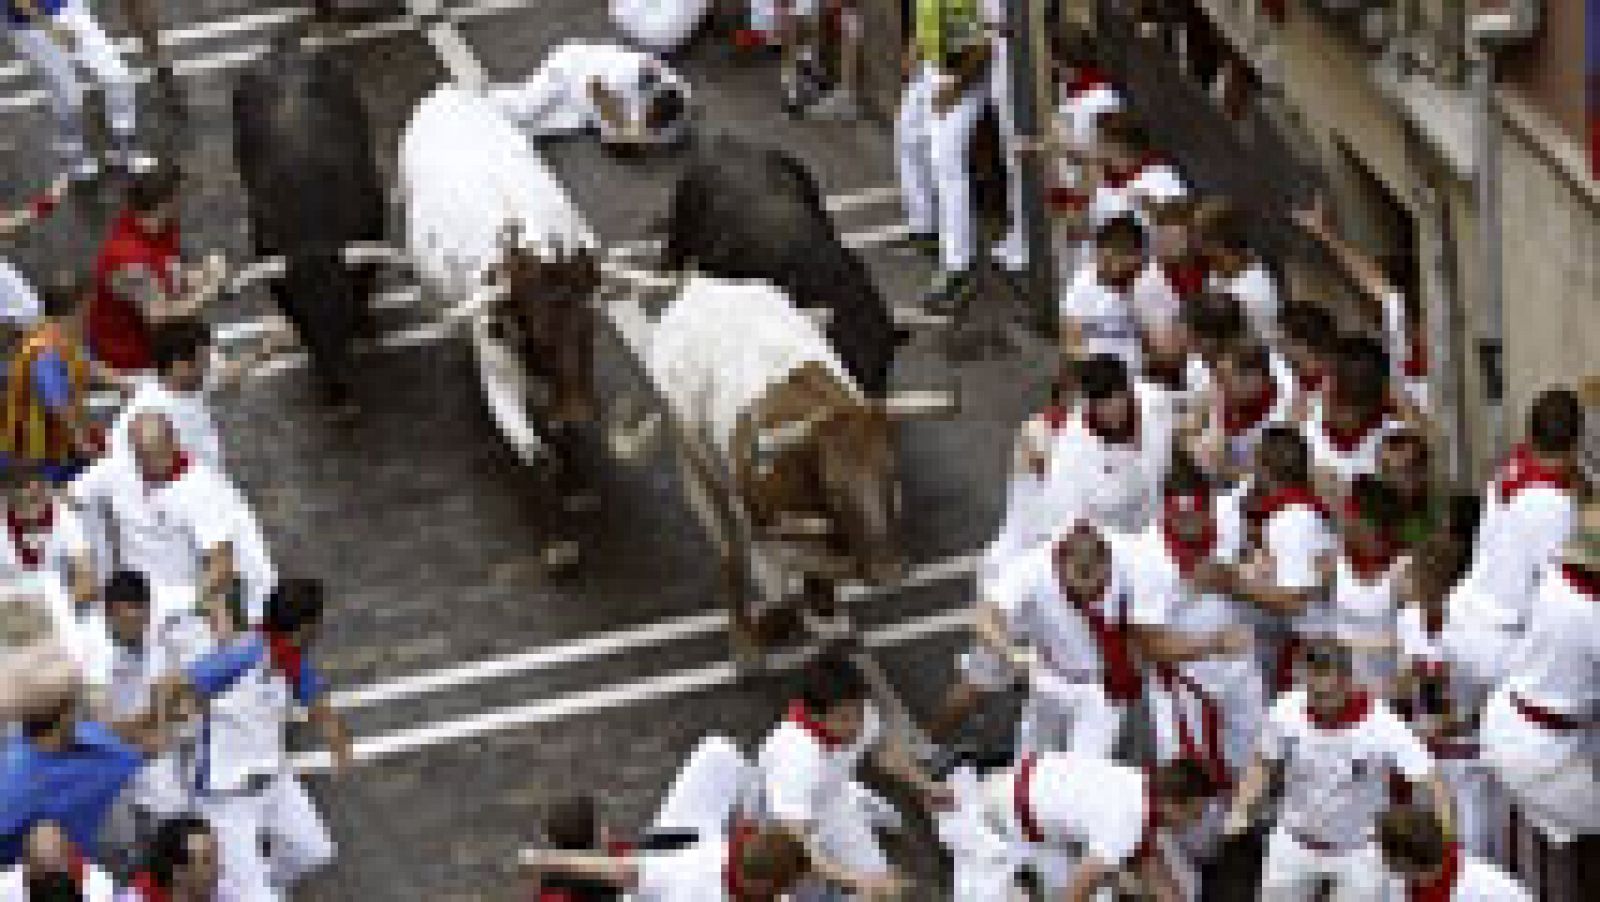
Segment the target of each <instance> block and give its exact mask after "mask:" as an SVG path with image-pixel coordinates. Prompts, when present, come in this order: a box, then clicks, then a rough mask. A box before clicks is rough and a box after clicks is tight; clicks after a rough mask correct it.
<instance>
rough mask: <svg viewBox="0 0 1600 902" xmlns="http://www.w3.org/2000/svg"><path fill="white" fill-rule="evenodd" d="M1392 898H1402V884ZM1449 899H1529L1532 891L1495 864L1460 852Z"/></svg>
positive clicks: (1488, 901)
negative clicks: (1459, 859) (1456, 874)
mask: <svg viewBox="0 0 1600 902" xmlns="http://www.w3.org/2000/svg"><path fill="white" fill-rule="evenodd" d="M1396 883H1400V881H1396ZM1392 898H1396V899H1404V898H1405V891H1404V887H1403V884H1401V885H1400V886H1399V887H1397V892H1396V894H1395V895H1394V896H1392ZM1450 902H1533V894H1532V893H1530V892H1528V890H1527V888H1526V887H1524V886H1523V885H1522V884H1521V883H1519V882H1517V879H1516V878H1515V877H1512V876H1511V875H1510V874H1507V873H1506V872H1505V871H1504V870H1501V868H1500V866H1499V865H1497V864H1494V863H1492V862H1489V861H1485V860H1483V859H1482V858H1479V857H1477V856H1475V855H1468V854H1466V853H1465V852H1463V853H1461V871H1460V873H1459V874H1458V876H1457V877H1456V882H1455V887H1454V888H1453V890H1452V892H1451V893H1450Z"/></svg>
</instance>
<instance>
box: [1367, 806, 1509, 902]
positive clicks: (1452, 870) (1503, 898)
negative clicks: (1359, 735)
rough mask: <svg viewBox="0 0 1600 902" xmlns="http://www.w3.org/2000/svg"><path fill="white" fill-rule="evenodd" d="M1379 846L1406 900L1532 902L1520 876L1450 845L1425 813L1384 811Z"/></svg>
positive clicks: (1399, 809)
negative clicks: (1519, 881)
mask: <svg viewBox="0 0 1600 902" xmlns="http://www.w3.org/2000/svg"><path fill="white" fill-rule="evenodd" d="M1378 846H1379V848H1380V849H1382V850H1383V863H1384V865H1385V866H1386V867H1387V868H1388V870H1389V872H1390V873H1391V874H1393V875H1395V877H1397V878H1399V882H1400V884H1401V886H1402V888H1403V892H1404V898H1405V900H1406V902H1533V894H1531V893H1529V892H1528V890H1527V889H1526V888H1525V887H1524V886H1523V885H1522V884H1521V883H1518V882H1517V880H1516V878H1514V877H1512V876H1511V875H1510V874H1507V873H1506V872H1505V871H1503V870H1501V869H1500V867H1499V866H1498V865H1495V864H1493V863H1491V862H1489V861H1487V860H1485V859H1483V858H1479V857H1478V856H1476V855H1472V854H1470V853H1469V852H1467V851H1466V850H1465V849H1463V848H1461V846H1460V844H1458V843H1453V842H1451V841H1450V839H1449V836H1448V835H1447V834H1446V833H1445V830H1444V827H1443V826H1442V825H1441V824H1440V823H1439V819H1438V818H1437V817H1435V816H1434V814H1433V812H1431V811H1428V810H1426V809H1422V808H1415V807H1410V806H1401V807H1395V808H1391V809H1389V810H1388V811H1385V812H1384V813H1383V815H1382V817H1380V818H1379V819H1378Z"/></svg>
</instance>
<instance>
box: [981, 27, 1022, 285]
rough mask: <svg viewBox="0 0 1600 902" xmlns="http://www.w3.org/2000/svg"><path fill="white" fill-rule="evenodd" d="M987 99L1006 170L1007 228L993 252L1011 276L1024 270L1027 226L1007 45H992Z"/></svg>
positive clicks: (1007, 42)
mask: <svg viewBox="0 0 1600 902" xmlns="http://www.w3.org/2000/svg"><path fill="white" fill-rule="evenodd" d="M990 66H991V70H990V74H989V98H990V99H991V100H992V101H993V102H994V107H995V112H996V114H997V116H998V118H999V120H1000V143H1001V145H1002V149H1003V154H1002V155H1003V157H1004V158H1005V166H1006V216H1007V218H1008V219H1009V221H1010V225H1009V226H1008V228H1007V230H1006V235H1005V238H1003V239H1001V241H1000V244H999V245H998V246H997V247H996V248H995V258H996V259H997V260H999V261H1000V265H1001V266H1003V267H1005V268H1006V269H1007V270H1009V271H1011V272H1020V271H1021V270H1023V269H1026V268H1027V266H1028V225H1027V223H1026V222H1025V221H1024V220H1023V216H1022V210H1023V200H1024V198H1023V193H1022V161H1021V158H1020V155H1019V154H1018V153H1017V117H1016V112H1017V111H1016V107H1015V106H1014V104H1013V95H1012V90H1011V58H1010V42H1009V41H1008V40H1006V39H1004V38H1002V39H1000V40H997V41H995V55H994V60H993V62H991V63H990Z"/></svg>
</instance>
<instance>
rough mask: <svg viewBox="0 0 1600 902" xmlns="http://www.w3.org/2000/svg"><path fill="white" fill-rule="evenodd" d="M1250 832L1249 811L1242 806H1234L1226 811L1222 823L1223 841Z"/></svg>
mask: <svg viewBox="0 0 1600 902" xmlns="http://www.w3.org/2000/svg"><path fill="white" fill-rule="evenodd" d="M1249 831H1250V810H1249V809H1247V808H1244V807H1242V806H1237V805H1236V806H1234V807H1233V808H1231V809H1229V810H1228V818H1227V820H1225V821H1223V822H1222V835H1223V837H1224V838H1225V839H1234V838H1237V837H1240V836H1243V835H1244V834H1246V833H1248V832H1249Z"/></svg>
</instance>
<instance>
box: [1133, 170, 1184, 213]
mask: <svg viewBox="0 0 1600 902" xmlns="http://www.w3.org/2000/svg"><path fill="white" fill-rule="evenodd" d="M1128 190H1129V191H1131V192H1132V193H1133V194H1134V195H1136V196H1137V197H1139V198H1140V199H1142V200H1144V201H1145V202H1146V203H1154V204H1166V203H1171V202H1173V201H1177V200H1183V199H1185V198H1187V197H1188V196H1189V189H1188V187H1187V186H1186V185H1184V183H1183V178H1182V177H1181V176H1179V175H1178V171H1177V170H1176V169H1173V168H1172V167H1171V166H1168V165H1166V164H1157V165H1154V166H1146V167H1145V168H1144V171H1143V172H1140V173H1139V175H1138V177H1136V178H1135V179H1134V180H1133V182H1132V183H1131V184H1130V185H1129V186H1128Z"/></svg>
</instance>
